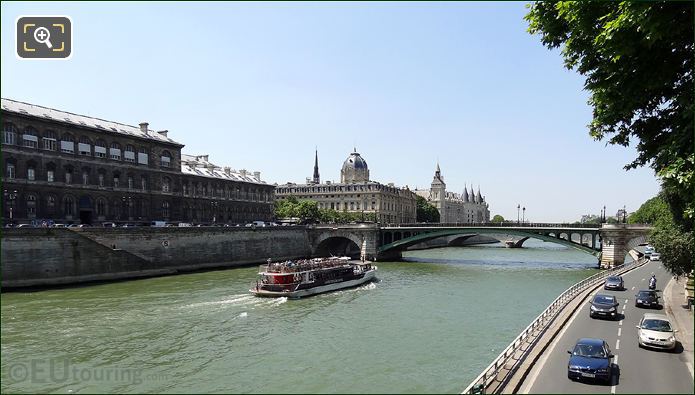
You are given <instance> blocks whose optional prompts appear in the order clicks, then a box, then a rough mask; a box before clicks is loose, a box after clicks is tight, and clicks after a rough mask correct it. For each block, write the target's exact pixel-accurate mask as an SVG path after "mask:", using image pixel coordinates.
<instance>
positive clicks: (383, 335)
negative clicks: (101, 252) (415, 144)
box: [1, 239, 596, 393]
mask: <svg viewBox="0 0 695 395" xmlns="http://www.w3.org/2000/svg"><path fill="white" fill-rule="evenodd" d="M524 247H525V248H523V249H508V248H505V247H503V246H502V245H501V244H494V245H485V246H476V247H455V248H440V249H434V250H425V251H413V252H409V253H407V254H406V259H407V261H406V262H398V263H396V262H378V263H377V265H378V268H379V271H378V274H377V276H378V278H379V281H378V282H375V283H371V284H367V285H364V286H361V287H358V288H354V289H350V290H342V291H337V292H333V293H329V294H323V295H318V296H314V297H310V298H306V299H300V300H287V299H286V298H280V299H263V298H255V297H253V296H251V295H250V294H249V293H248V288H249V286H250V284H251V283H252V282H253V281H254V280H255V275H256V268H240V269H230V270H221V271H211V272H204V273H194V274H186V275H179V276H170V277H160V278H152V279H145V280H137V281H128V282H119V283H110V284H101V285H92V286H85V287H78V288H67V289H56V290H44V291H39V292H28V293H5V294H3V295H2V317H1V320H2V365H1V370H2V380H1V381H2V392H34V393H36V392H57V393H80V392H82V393H85V392H130V393H132V392H138V393H140V392H225V393H229V392H234V393H258V392H262V393H269V392H271V393H346V392H351V393H353V392H354V393H365V392H368V393H385V392H388V393H442V392H447V393H457V392H460V391H461V390H462V389H463V388H464V387H465V386H466V385H467V384H468V383H469V382H470V381H472V379H474V378H475V377H476V376H477V375H478V374H479V373H480V372H481V371H482V369H483V368H485V367H486V366H487V365H488V364H489V363H490V362H491V361H492V359H494V358H495V357H496V356H497V355H498V354H499V353H500V352H501V351H502V349H504V347H506V346H507V345H508V344H509V343H510V342H511V341H512V340H513V339H514V338H515V337H516V336H517V335H518V334H519V332H520V331H521V330H523V329H524V328H525V327H526V326H527V325H528V324H529V323H530V322H531V321H532V320H533V319H534V318H535V317H536V316H537V315H538V314H539V313H540V312H541V311H542V310H543V309H545V307H546V306H547V305H548V304H549V303H550V302H551V301H552V300H553V299H555V297H557V295H558V294H560V293H561V292H562V291H563V290H565V289H566V288H567V287H568V286H570V285H571V284H573V283H575V282H577V281H580V280H581V279H583V278H585V277H588V276H589V275H591V274H593V273H594V272H595V271H596V269H595V266H596V258H595V257H592V256H590V255H588V254H586V253H583V252H580V251H576V250H573V249H569V248H566V247H562V246H558V245H555V244H550V243H543V242H540V241H536V240H533V239H531V240H528V241H527V242H526V243H525V244H524Z"/></svg>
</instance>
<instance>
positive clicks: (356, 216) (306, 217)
mask: <svg viewBox="0 0 695 395" xmlns="http://www.w3.org/2000/svg"><path fill="white" fill-rule="evenodd" d="M275 217H276V218H299V219H300V220H301V221H302V222H303V223H317V222H320V223H334V224H347V223H350V222H357V221H371V222H376V214H375V213H361V212H360V213H355V212H347V211H336V210H332V209H320V208H319V206H318V203H317V202H316V201H313V200H301V201H300V200H297V198H295V197H294V196H290V197H289V198H287V199H282V200H276V201H275Z"/></svg>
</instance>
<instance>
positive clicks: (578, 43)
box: [525, 1, 695, 230]
mask: <svg viewBox="0 0 695 395" xmlns="http://www.w3.org/2000/svg"><path fill="white" fill-rule="evenodd" d="M529 7H530V11H529V13H528V14H527V15H526V17H525V19H526V20H527V21H528V23H529V29H528V30H529V32H530V33H532V34H540V36H541V41H542V43H543V45H545V46H546V47H548V48H551V49H552V48H558V47H562V55H563V57H564V60H565V66H566V67H567V68H568V69H571V70H572V69H576V70H577V71H578V72H579V73H580V74H582V75H584V76H586V81H585V83H584V86H585V88H586V90H587V91H589V92H590V93H591V98H590V100H589V104H590V105H591V106H592V107H593V120H592V121H591V123H590V124H589V133H590V135H591V136H592V137H593V138H594V139H596V140H599V141H600V140H603V139H607V142H608V143H609V144H618V145H622V146H627V145H629V144H630V140H631V139H636V141H637V144H636V148H637V153H638V155H637V158H635V159H634V161H632V162H631V163H629V164H627V165H626V166H625V168H626V169H632V168H636V167H639V166H644V165H650V166H651V167H652V168H653V169H654V170H655V172H656V174H657V175H658V176H659V177H660V178H661V179H662V182H663V188H664V192H665V196H666V198H667V199H666V200H667V201H668V202H669V207H670V209H671V210H672V211H673V215H674V219H675V220H676V222H677V223H678V224H679V225H680V226H681V227H685V228H686V230H691V229H692V218H693V208H694V206H693V184H694V183H695V179H693V168H694V164H695V153H694V152H693V116H694V115H693V114H694V113H695V105H694V104H693V102H694V101H693V95H694V88H695V85H694V84H693V62H694V60H695V45H694V43H693V2H692V1H684V2H669V1H659V2H627V1H625V2H617V1H560V2H535V3H533V4H532V5H530V6H529Z"/></svg>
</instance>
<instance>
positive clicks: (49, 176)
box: [46, 170, 55, 182]
mask: <svg viewBox="0 0 695 395" xmlns="http://www.w3.org/2000/svg"><path fill="white" fill-rule="evenodd" d="M46 181H48V182H53V181H55V171H53V170H48V171H46Z"/></svg>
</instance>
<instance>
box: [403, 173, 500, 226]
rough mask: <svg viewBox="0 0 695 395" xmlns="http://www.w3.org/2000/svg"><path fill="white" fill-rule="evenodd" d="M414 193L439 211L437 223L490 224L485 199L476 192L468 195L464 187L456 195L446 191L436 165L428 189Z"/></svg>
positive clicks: (488, 210)
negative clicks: (460, 192)
mask: <svg viewBox="0 0 695 395" xmlns="http://www.w3.org/2000/svg"><path fill="white" fill-rule="evenodd" d="M415 193H416V194H418V195H419V196H422V197H424V198H425V199H427V201H428V202H429V203H430V204H432V205H433V206H434V207H436V208H437V210H438V211H439V222H442V223H475V222H490V209H489V206H488V204H487V202H486V201H485V197H484V196H482V195H481V194H480V187H478V192H477V193H475V194H474V193H473V186H471V191H470V193H469V192H468V189H467V188H466V187H465V186H464V187H463V193H462V194H460V195H459V194H457V193H453V192H448V191H447V190H446V183H445V182H444V177H443V176H442V172H441V170H440V169H439V164H437V170H436V171H435V172H434V178H433V179H432V184H431V185H430V189H429V190H427V189H418V190H415Z"/></svg>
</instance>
